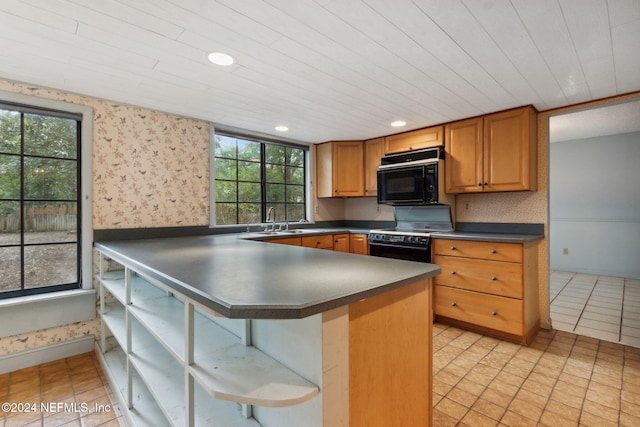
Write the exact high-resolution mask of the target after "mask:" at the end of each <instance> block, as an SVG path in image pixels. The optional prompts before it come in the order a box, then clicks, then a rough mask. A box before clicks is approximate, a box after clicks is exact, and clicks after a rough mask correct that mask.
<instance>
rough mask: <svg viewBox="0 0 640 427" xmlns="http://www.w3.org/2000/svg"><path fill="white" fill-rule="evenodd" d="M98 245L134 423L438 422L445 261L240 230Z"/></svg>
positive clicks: (118, 384)
mask: <svg viewBox="0 0 640 427" xmlns="http://www.w3.org/2000/svg"><path fill="white" fill-rule="evenodd" d="M95 247H96V249H97V250H98V252H99V253H100V273H99V279H100V280H99V281H100V291H101V313H102V319H103V325H104V326H103V335H102V339H101V342H100V344H99V348H98V352H99V353H100V355H101V358H102V362H103V365H104V366H105V371H106V372H107V375H108V376H109V378H110V381H111V382H112V385H113V388H114V390H115V391H116V393H117V394H119V395H120V396H119V397H121V398H122V401H123V403H124V405H123V407H124V408H126V407H129V408H130V409H129V410H128V411H126V412H128V414H127V415H128V416H129V418H130V420H132V421H133V422H134V424H136V425H154V426H155V425H213V426H217V425H219V426H225V427H228V426H279V427H281V426H296V427H298V426H388V425H397V426H415V425H421V426H430V425H431V354H432V348H431V319H432V302H431V278H432V277H434V276H436V275H437V274H439V273H440V269H439V268H438V267H437V266H435V265H433V264H425V263H414V262H408V261H402V260H394V259H386V258H376V257H367V256H361V255H355V254H349V253H339V252H333V251H324V250H318V249H312V248H304V247H293V246H286V245H274V244H269V243H264V242H260V241H252V240H247V239H241V238H238V235H222V236H197V237H180V238H168V239H146V240H132V241H116V242H101V243H96V244H95ZM110 335H113V337H111V336H110Z"/></svg>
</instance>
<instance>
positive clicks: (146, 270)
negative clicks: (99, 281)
mask: <svg viewBox="0 0 640 427" xmlns="http://www.w3.org/2000/svg"><path fill="white" fill-rule="evenodd" d="M248 234H250V233H247V237H248ZM251 234H253V233H251ZM294 236H295V235H294ZM95 246H96V248H97V249H98V250H100V251H101V252H103V253H104V254H105V255H106V256H108V257H110V258H113V259H114V260H115V261H117V262H119V263H121V264H123V265H126V266H128V267H130V268H132V269H133V270H135V271H138V272H140V273H143V274H146V275H149V276H151V277H153V278H154V279H157V280H159V281H161V282H162V283H164V284H166V285H167V286H168V287H170V288H172V289H174V290H175V291H177V292H179V293H181V294H183V295H185V296H187V297H188V298H190V299H193V300H195V301H197V302H198V303H200V304H203V305H205V306H207V307H209V308H211V309H213V310H215V311H217V312H219V313H220V314H222V315H224V316H226V317H230V318H246V319H296V318H303V317H307V316H310V315H313V314H316V313H320V312H323V311H327V310H331V309H333V308H336V307H340V306H343V305H346V304H350V303H352V302H356V301H358V300H361V299H363V298H367V297H370V296H373V295H377V294H381V293H384V292H387V291H390V290H392V289H396V288H399V287H402V286H405V285H408V284H410V283H413V282H416V281H418V280H421V279H426V278H429V277H433V276H436V275H437V274H439V273H440V268H439V267H438V266H436V265H433V264H424V263H417V262H410V261H402V260H395V259H387V258H378V257H369V256H363V255H355V254H349V253H343V252H333V251H329V250H320V249H311V248H304V247H299V246H287V245H276V244H269V243H264V242H259V241H251V240H247V239H242V238H239V235H238V234H234V235H221V236H194V237H174V238H166V239H144V240H128V241H114V242H100V243H96V244H95Z"/></svg>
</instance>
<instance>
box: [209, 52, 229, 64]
mask: <svg viewBox="0 0 640 427" xmlns="http://www.w3.org/2000/svg"><path fill="white" fill-rule="evenodd" d="M207 58H208V59H209V61H211V62H213V63H214V64H216V65H223V66H227V65H231V64H233V63H234V62H235V59H233V57H232V56H231V55H229V54H227V53H223V52H211V53H210V54H209V55H207Z"/></svg>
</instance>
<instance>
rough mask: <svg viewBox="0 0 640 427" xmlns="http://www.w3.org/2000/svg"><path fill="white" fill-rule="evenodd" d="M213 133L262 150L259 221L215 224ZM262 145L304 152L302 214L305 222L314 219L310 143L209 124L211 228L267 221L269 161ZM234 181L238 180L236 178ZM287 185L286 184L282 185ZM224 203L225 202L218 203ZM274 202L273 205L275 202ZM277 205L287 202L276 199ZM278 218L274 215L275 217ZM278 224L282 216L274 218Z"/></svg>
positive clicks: (242, 225)
mask: <svg viewBox="0 0 640 427" xmlns="http://www.w3.org/2000/svg"><path fill="white" fill-rule="evenodd" d="M216 135H219V136H226V137H230V138H236V139H241V140H244V141H249V142H256V143H259V144H261V145H262V148H261V150H260V152H261V157H260V162H259V164H260V186H261V200H260V221H259V222H253V223H237V224H218V223H217V222H216V208H217V205H216V188H215V187H216V167H215V162H216V158H217V157H216V155H215V150H216V147H215V143H216V142H215V137H216ZM265 145H275V146H282V147H285V148H295V149H299V150H302V151H303V155H304V160H303V169H304V178H303V188H304V216H305V218H304V219H305V221H307V222H313V217H312V213H311V209H310V207H311V206H312V187H311V185H312V181H311V178H310V177H311V174H312V169H311V167H310V165H311V164H312V162H311V155H312V152H313V150H311V148H310V146H309V145H306V144H302V143H298V142H289V141H284V140H276V139H273V138H272V137H268V136H256V135H253V134H246V133H244V132H238V131H227V130H221V129H219V128H218V129H215V128H214V126H213V125H212V126H211V135H210V170H211V174H210V209H209V212H210V217H209V222H210V227H212V228H231V227H236V228H237V227H247V229H249V227H250V226H252V225H253V226H255V225H261V224H265V223H266V214H267V210H268V208H269V207H270V203H268V202H267V201H266V185H267V184H268V183H267V180H266V172H265V171H266V165H267V164H271V163H267V161H266V154H265V153H266V150H265V149H264V147H265ZM236 182H237V181H236ZM283 185H286V184H283ZM221 203H224V202H221ZM274 204H276V203H275V202H274ZM277 204H281V205H285V206H286V205H287V202H286V201H285V202H282V203H280V202H277ZM236 205H238V202H237V201H236ZM276 219H277V218H276ZM299 220H300V218H297V219H296V220H291V219H289V220H287V222H289V223H293V222H297V221H299ZM276 222H278V223H284V222H285V220H284V219H281V220H280V221H276Z"/></svg>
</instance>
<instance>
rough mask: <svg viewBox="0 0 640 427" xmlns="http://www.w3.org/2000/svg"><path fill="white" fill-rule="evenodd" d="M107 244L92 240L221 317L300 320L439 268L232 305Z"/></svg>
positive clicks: (116, 258)
mask: <svg viewBox="0 0 640 427" xmlns="http://www.w3.org/2000/svg"><path fill="white" fill-rule="evenodd" d="M247 240H249V239H247ZM108 243H109V242H96V243H94V246H95V248H96V249H97V250H99V251H101V252H103V253H104V254H105V255H106V256H107V257H109V258H111V259H113V260H114V261H116V262H118V263H121V264H123V265H126V266H128V267H129V268H131V269H133V270H134V271H136V272H138V273H139V274H142V275H145V276H148V277H150V278H152V279H154V280H157V281H159V282H160V283H162V284H163V285H164V286H166V287H167V288H169V289H172V290H174V291H176V292H178V293H180V294H182V295H184V296H185V297H187V298H189V299H191V300H193V301H194V302H196V303H198V304H201V305H202V306H204V307H207V308H209V309H211V310H214V311H215V312H217V313H219V314H221V315H222V316H224V317H227V318H230V319H274V320H276V319H302V318H305V317H309V316H312V315H314V314H318V313H322V312H326V311H329V310H332V309H334V308H338V307H341V306H344V305H348V304H351V303H353V302H357V301H360V300H363V299H366V298H369V297H372V296H376V295H379V294H383V293H385V292H388V291H391V290H394V289H398V288H401V287H404V286H407V285H410V284H412V283H415V282H418V281H420V280H425V279H429V278H432V277H435V276H437V275H438V274H440V272H441V270H440V267H438V266H437V265H435V264H425V266H427V265H428V266H430V267H429V270H428V271H425V272H423V273H420V274H416V275H414V276H411V277H404V278H401V279H399V280H396V281H393V282H390V283H387V284H385V285H380V286H376V287H373V288H366V289H362V290H361V291H358V292H354V293H350V294H346V295H342V296H336V297H334V298H331V299H329V300H324V301H316V302H309V303H307V304H301V305H296V306H273V305H264V306H246V305H234V304H229V303H226V302H224V301H222V300H220V299H218V298H216V297H214V296H213V295H209V294H204V293H203V292H200V291H198V290H197V289H195V288H193V287H192V286H190V285H189V284H187V283H184V282H182V281H180V280H177V279H175V278H173V277H171V276H169V275H167V274H164V273H162V272H160V271H158V270H156V269H155V268H152V267H149V266H147V265H146V264H144V263H141V262H139V261H137V260H135V259H132V258H131V257H129V256H127V255H125V254H123V253H120V252H119V251H117V250H114V249H112V248H110V247H109V246H108Z"/></svg>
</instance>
